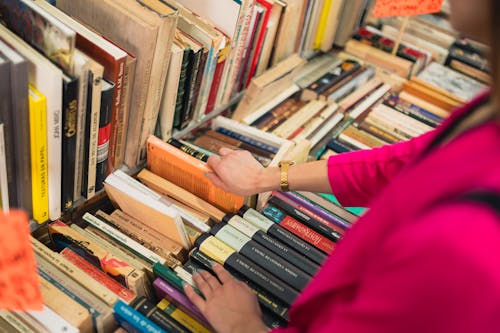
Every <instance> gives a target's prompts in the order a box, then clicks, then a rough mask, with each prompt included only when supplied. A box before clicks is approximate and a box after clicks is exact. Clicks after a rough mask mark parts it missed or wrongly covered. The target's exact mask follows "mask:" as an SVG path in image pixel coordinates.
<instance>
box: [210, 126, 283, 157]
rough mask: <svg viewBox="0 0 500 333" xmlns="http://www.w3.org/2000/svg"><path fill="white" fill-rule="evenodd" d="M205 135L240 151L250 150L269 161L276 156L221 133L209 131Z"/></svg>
mask: <svg viewBox="0 0 500 333" xmlns="http://www.w3.org/2000/svg"><path fill="white" fill-rule="evenodd" d="M205 134H206V135H208V136H210V137H213V138H215V139H217V140H220V141H223V142H226V143H228V144H230V145H233V146H236V147H238V148H240V149H244V150H248V151H249V152H251V153H252V154H257V155H260V156H263V157H266V158H269V159H273V158H274V156H275V154H272V153H269V152H268V151H266V150H264V149H261V148H259V147H256V146H253V145H249V144H247V143H245V142H243V141H240V140H238V139H235V138H232V137H230V136H227V135H224V134H222V133H220V132H216V131H213V130H210V131H207V132H206V133H205Z"/></svg>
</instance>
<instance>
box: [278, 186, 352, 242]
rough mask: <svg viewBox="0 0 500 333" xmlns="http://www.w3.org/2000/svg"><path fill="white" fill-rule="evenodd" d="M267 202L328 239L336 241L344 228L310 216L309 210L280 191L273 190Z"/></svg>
mask: <svg viewBox="0 0 500 333" xmlns="http://www.w3.org/2000/svg"><path fill="white" fill-rule="evenodd" d="M269 203H270V204H273V205H275V206H277V207H280V208H281V209H283V211H284V212H285V213H287V214H288V215H290V216H292V217H293V218H295V219H297V220H298V221H300V222H302V223H303V224H305V225H307V226H308V227H310V228H311V229H313V230H316V231H317V232H319V233H320V234H322V235H323V236H325V237H327V238H328V239H330V240H332V241H334V242H336V241H338V240H340V238H342V235H343V233H344V230H343V229H341V228H339V227H338V226H336V225H331V224H330V223H329V222H328V221H325V220H323V219H321V220H318V219H314V218H312V217H311V216H310V215H309V214H310V212H309V211H308V210H307V209H305V208H304V207H303V206H301V205H299V204H298V203H296V202H294V201H293V200H290V199H289V198H287V197H285V196H284V195H283V194H281V193H280V192H274V193H273V196H272V197H271V198H270V199H269Z"/></svg>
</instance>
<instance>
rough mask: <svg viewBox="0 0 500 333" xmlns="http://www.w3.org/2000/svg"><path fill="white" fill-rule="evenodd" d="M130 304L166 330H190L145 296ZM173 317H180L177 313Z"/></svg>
mask: <svg viewBox="0 0 500 333" xmlns="http://www.w3.org/2000/svg"><path fill="white" fill-rule="evenodd" d="M167 302H168V301H167ZM130 306H131V307H133V308H134V309H135V310H137V311H138V312H139V313H141V314H143V315H144V316H145V317H146V318H148V319H150V320H151V321H152V322H154V323H155V324H157V325H158V326H159V327H161V328H162V329H164V330H165V331H167V332H176V333H189V332H192V330H191V329H188V328H187V327H185V325H183V323H181V322H179V321H178V320H176V318H174V317H173V316H172V313H169V312H167V311H164V310H163V309H162V308H161V307H158V306H155V304H154V303H152V302H150V301H149V300H148V299H146V298H145V297H140V298H138V299H136V300H135V301H134V302H132V304H130ZM171 312H172V311H171ZM175 317H177V318H180V317H179V316H178V315H177V316H175ZM183 322H184V323H186V322H187V321H186V320H184V321H183Z"/></svg>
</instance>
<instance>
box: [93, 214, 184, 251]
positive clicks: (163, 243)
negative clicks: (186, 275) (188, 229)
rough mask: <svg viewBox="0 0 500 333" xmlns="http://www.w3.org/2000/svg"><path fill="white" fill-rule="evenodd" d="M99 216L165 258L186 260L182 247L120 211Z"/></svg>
mask: <svg viewBox="0 0 500 333" xmlns="http://www.w3.org/2000/svg"><path fill="white" fill-rule="evenodd" d="M97 216H98V217H99V218H100V219H101V220H104V221H106V222H107V223H108V224H110V225H112V226H114V227H115V228H116V229H118V230H120V231H121V232H123V233H124V234H126V235H127V236H129V237H130V238H132V239H134V240H135V241H137V242H139V244H142V245H144V246H147V248H149V249H150V250H151V251H154V252H156V253H157V254H159V255H161V256H163V257H164V258H168V257H170V256H173V257H175V258H176V259H177V260H183V259H184V258H185V252H184V249H183V248H182V247H181V246H180V245H178V244H177V243H175V242H173V241H171V240H170V239H168V238H166V237H163V236H161V235H160V234H158V233H157V232H156V231H154V229H150V228H148V227H146V226H144V225H142V224H141V223H140V222H138V221H137V220H135V219H133V218H131V217H129V216H127V215H126V214H125V213H123V212H121V211H119V210H117V211H115V212H113V214H111V215H110V216H108V215H103V213H102V212H99V211H98V212H97Z"/></svg>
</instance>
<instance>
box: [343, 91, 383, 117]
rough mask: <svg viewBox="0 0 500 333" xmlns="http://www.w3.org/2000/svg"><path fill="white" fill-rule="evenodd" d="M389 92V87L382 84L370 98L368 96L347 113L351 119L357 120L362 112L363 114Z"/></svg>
mask: <svg viewBox="0 0 500 333" xmlns="http://www.w3.org/2000/svg"><path fill="white" fill-rule="evenodd" d="M390 90H391V85H389V84H384V85H383V86H382V87H380V88H378V89H377V90H375V91H374V92H373V93H372V94H370V96H368V97H367V98H366V99H365V100H364V101H362V102H361V103H359V104H358V105H357V106H356V107H355V108H354V109H353V110H351V111H350V112H349V116H350V117H351V118H354V119H356V118H358V117H359V116H360V115H361V114H362V113H363V112H365V111H366V110H367V109H368V108H369V107H370V106H372V105H373V104H375V103H376V102H377V101H378V100H379V99H381V98H382V97H384V95H385V94H386V93H388V92H389V91H390Z"/></svg>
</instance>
